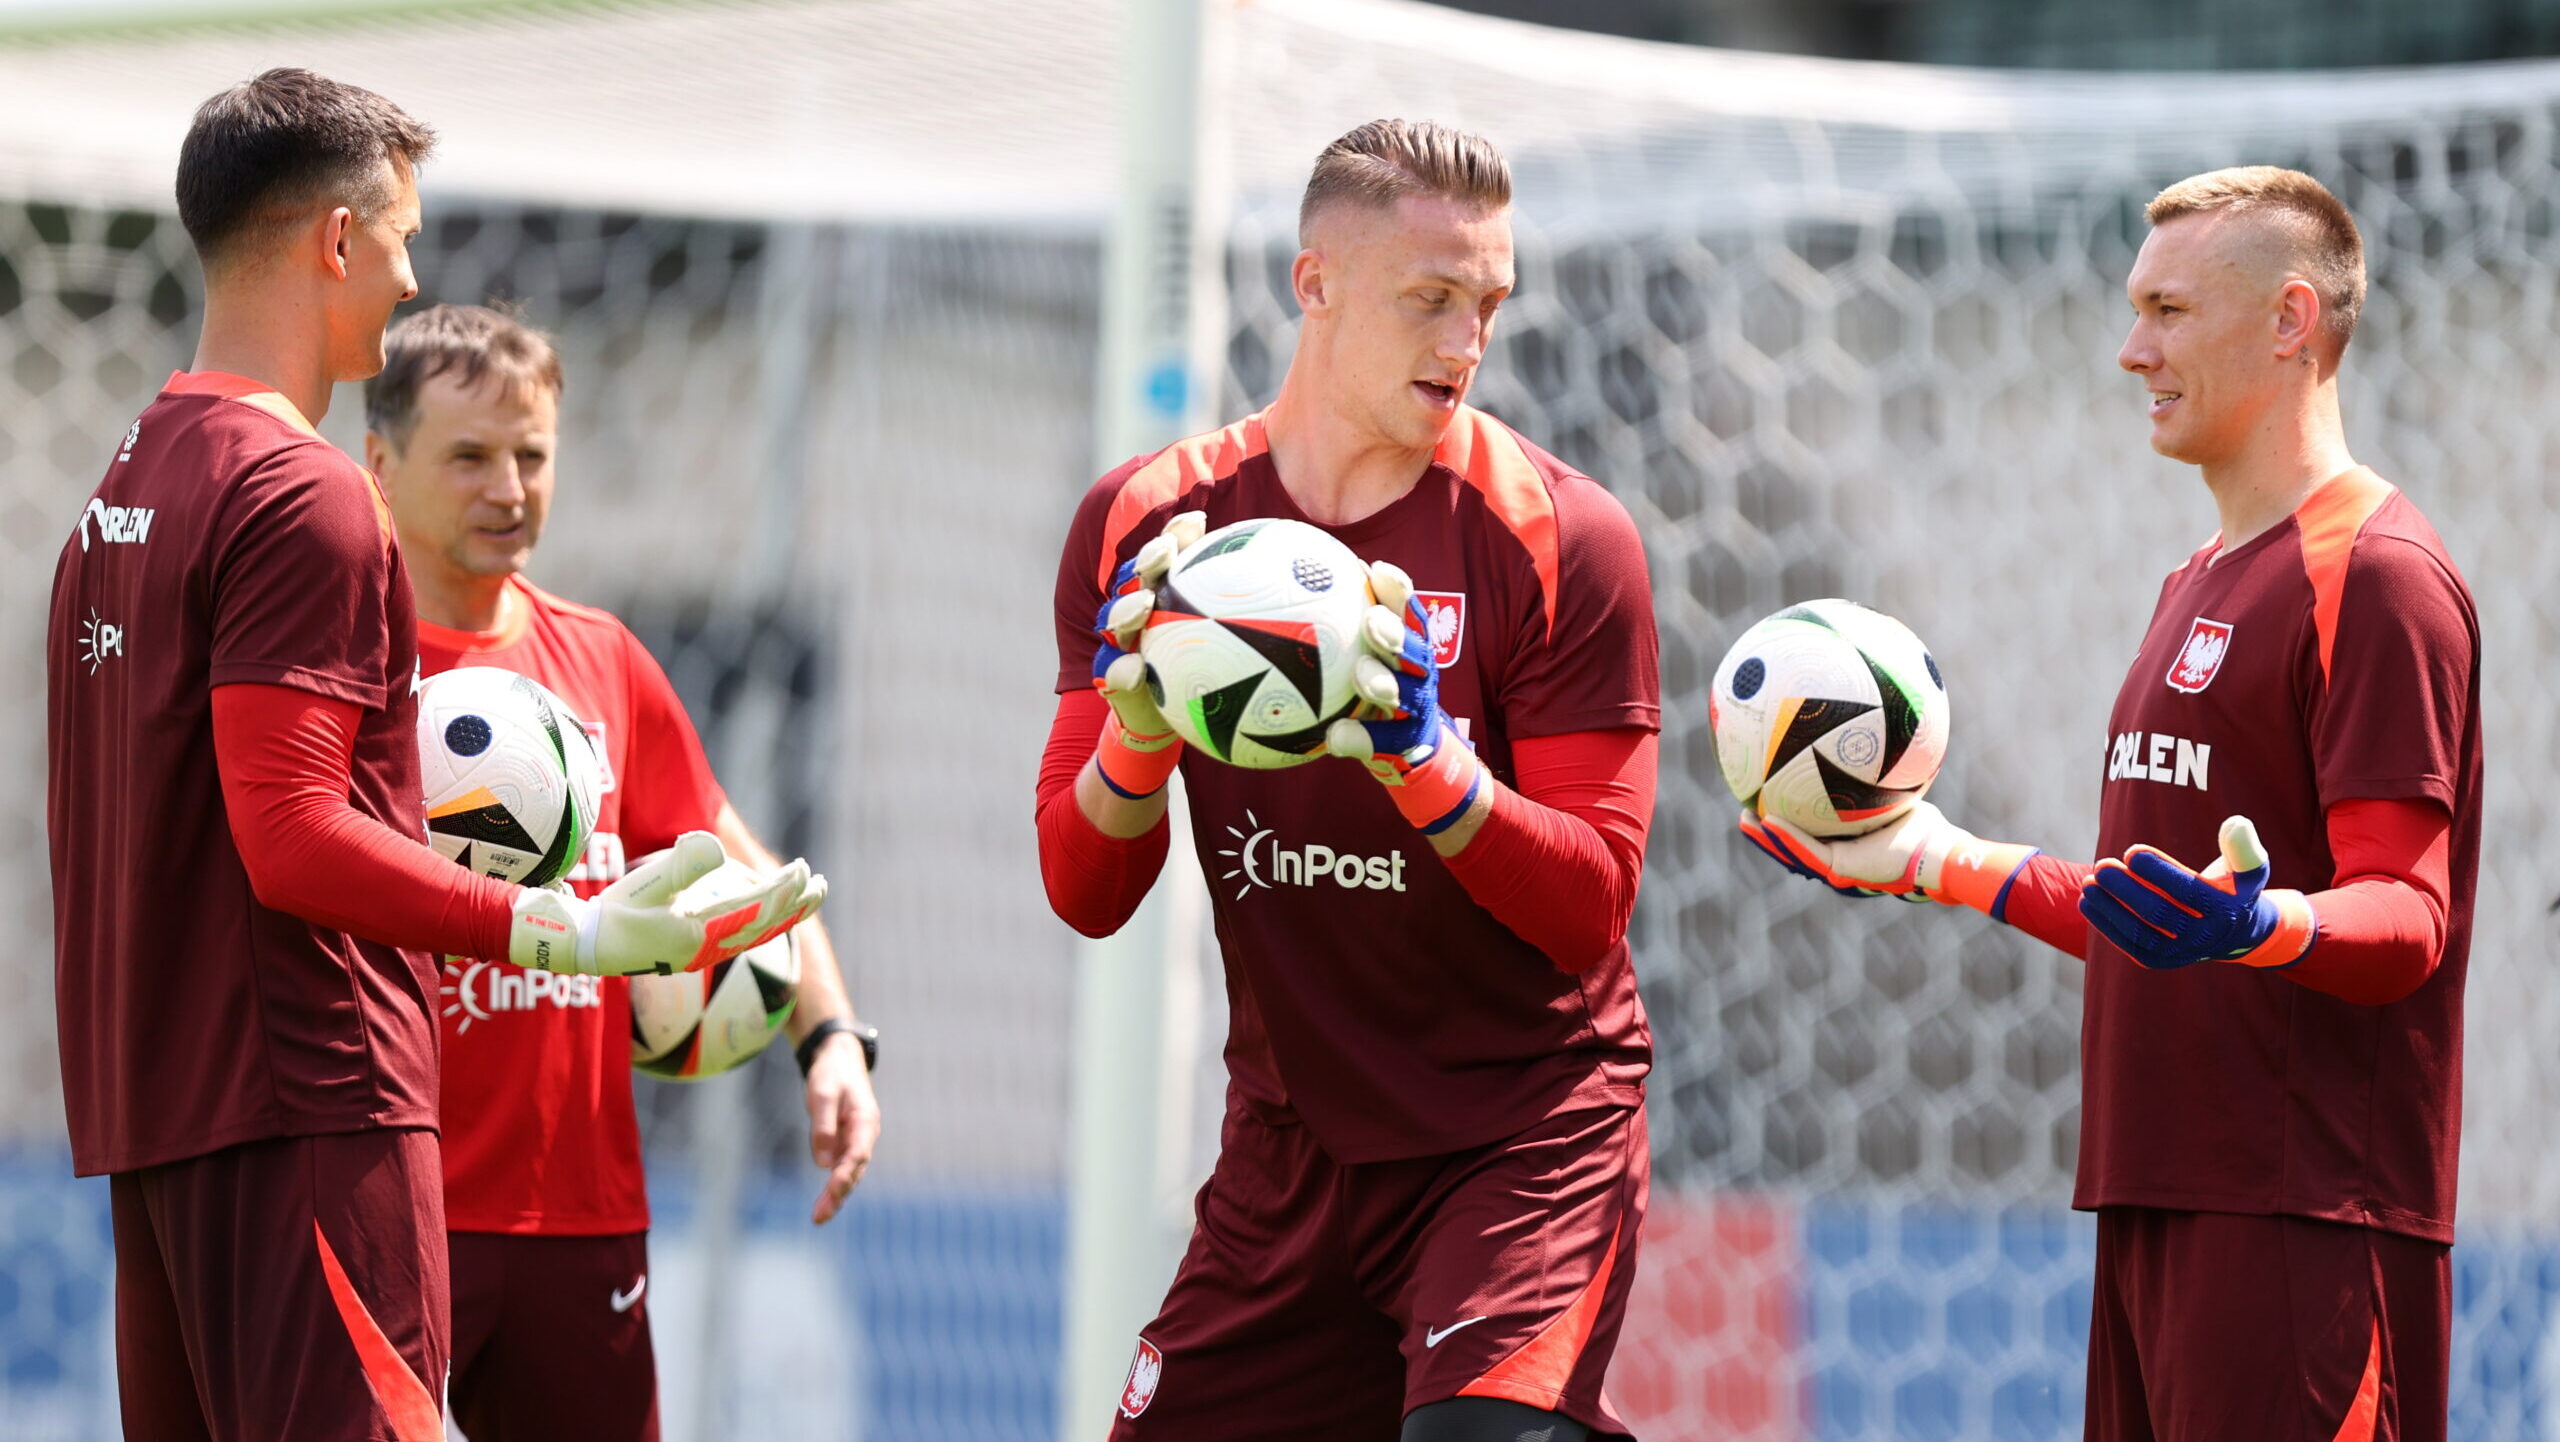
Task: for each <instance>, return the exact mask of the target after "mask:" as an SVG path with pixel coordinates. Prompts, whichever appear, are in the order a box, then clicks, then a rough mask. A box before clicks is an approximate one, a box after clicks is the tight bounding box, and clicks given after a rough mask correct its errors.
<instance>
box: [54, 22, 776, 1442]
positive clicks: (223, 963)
mask: <svg viewBox="0 0 2560 1442" xmlns="http://www.w3.org/2000/svg"><path fill="white" fill-rule="evenodd" d="M432 140H433V137H432V135H431V133H430V132H429V131H428V130H427V129H426V127H424V126H422V125H420V124H419V123H418V122H417V121H415V120H413V119H411V118H410V117H409V116H408V115H406V114H404V113H402V112H401V111H400V109H399V108H398V107H397V106H394V105H392V104H391V103H390V102H389V101H387V100H384V99H383V98H382V97H381V96H378V95H375V94H372V93H371V92H369V91H364V90H359V89H356V88H355V87H353V86H348V85H341V84H338V83H336V82H333V81H330V80H327V79H324V78H322V77H320V76H317V75H313V74H311V73H310V72H308V71H301V70H274V71H269V72H267V73H266V74H264V75H261V76H259V77H258V78H256V79H255V80H251V81H247V82H245V83H243V84H241V85H238V86H235V87H233V88H231V89H230V90H226V91H224V92H223V93H222V94H220V95H217V96H215V97H213V99H211V100H209V101H207V102H206V103H205V105H204V106H203V108H202V109H200V110H199V111H198V112H197V114H196V117H195V122H194V125H193V127H192V128H191V129H190V130H189V131H188V133H187V137H186V141H185V144H184V146H183V147H182V148H181V150H180V152H179V160H178V183H177V191H178V214H179V219H180V220H181V221H183V222H184V223H185V225H186V228H187V233H188V235H189V237H190V238H191V239H192V240H193V241H194V242H195V247H196V253H197V255H198V256H199V257H200V258H201V259H202V260H203V263H204V272H205V303H204V331H203V335H202V337H201V338H200V339H199V341H198V344H197V347H196V355H195V365H194V369H193V370H190V371H184V372H180V373H178V374H177V375H174V376H172V377H171V378H170V380H169V383H168V384H167V386H166V387H164V388H163V389H162V390H161V392H160V394H159V396H158V398H157V399H155V400H154V401H153V402H152V403H151V405H150V406H149V407H148V408H147V409H145V410H144V411H143V413H142V415H141V417H140V418H139V419H138V420H136V421H135V422H134V423H133V425H132V426H131V428H129V429H127V430H126V431H125V432H124V434H123V435H122V436H120V437H114V438H109V437H100V438H99V439H100V441H101V442H102V444H111V446H112V450H113V455H112V457H111V459H109V460H108V461H107V464H106V474H105V476H104V478H103V479H102V480H100V482H99V483H98V486H97V489H96V490H95V491H94V492H93V493H92V494H91V496H90V497H89V498H88V501H87V503H86V505H85V506H84V507H83V508H82V509H81V512H80V515H79V517H78V519H77V520H76V521H75V522H74V523H73V524H72V525H71V527H70V534H69V535H68V536H67V537H66V538H65V539H64V542H63V547H62V554H61V558H60V561H59V563H58V565H57V567H56V569H55V572H54V585H53V599H52V609H51V615H50V618H49V621H48V626H49V631H48V634H47V636H46V647H45V671H46V681H47V696H46V705H47V714H46V723H47V724H46V742H47V752H46V762H47V767H48V787H47V794H46V821H47V834H48V840H49V842H50V850H51V854H52V863H53V906H54V983H55V1016H56V1022H57V1026H58V1029H59V1034H60V1039H61V1050H62V1079H63V1103H64V1109H65V1111H66V1112H67V1113H68V1114H69V1121H70V1131H71V1152H72V1164H73V1166H74V1167H75V1168H76V1169H77V1170H78V1171H79V1172H80V1173H81V1174H82V1175H84V1176H90V1175H97V1174H100V1173H108V1174H112V1176H111V1182H110V1187H109V1192H110V1197H111V1205H112V1208H113V1214H114V1228H115V1251H116V1385H117V1391H118V1394H119V1398H120V1401H121V1403H122V1410H123V1424H124V1434H125V1436H126V1437H127V1438H131V1439H143V1442H162V1439H167V1442H181V1439H185V1442H203V1439H215V1442H345V1439H353V1438H363V1439H379V1442H391V1439H397V1442H438V1439H441V1438H442V1437H443V1435H444V1424H443V1420H442V1417H441V1416H440V1402H439V1393H440V1390H441V1388H442V1386H443V1383H444V1372H445V1360H446V1352H447V1325H446V1291H445V1232H444V1189H443V1185H442V1181H441V1178H440V1168H439V1165H438V1157H437V1150H436V1134H435V1128H436V1018H435V1012H434V1006H435V1002H436V982H435V973H434V966H433V961H432V959H431V956H432V954H433V953H436V952H447V953H459V954H462V955H466V956H479V957H492V958H496V957H507V958H512V959H513V960H515V961H517V962H520V963H524V964H528V965H532V966H536V967H539V968H542V969H545V970H551V971H575V972H587V973H599V972H629V971H641V970H652V969H657V968H660V967H668V968H683V967H689V966H699V965H707V964H709V963H711V962H713V961H716V960H719V959H721V958H722V957H725V956H728V955H733V954H735V953H736V952H737V951H740V950H743V949H745V948H746V947H748V946H751V945H753V944H755V943H756V942H758V941H759V940H762V939H763V938H765V937H768V936H772V935H776V934H779V933H780V931H781V930H782V929H784V928H786V927H789V926H791V925H792V924H794V923H795V922H797V921H798V920H799V919H800V918H801V917H802V916H804V915H806V914H807V913H808V912H809V911H810V910H812V909H814V908H815V907H816V905H817V903H818V901H819V899H820V898H821V897H823V896H824V894H825V887H824V883H823V882H821V881H819V880H818V879H817V878H815V877H811V876H809V875H808V874H807V869H806V868H805V867H800V868H796V869H787V870H786V871H785V873H784V874H782V875H780V876H777V877H776V878H775V879H774V880H773V881H772V882H771V883H770V884H769V885H767V886H764V887H761V888H757V889H756V890H754V891H752V892H751V893H749V894H748V895H746V896H744V897H741V898H739V899H738V900H737V901H736V902H735V903H722V904H718V905H714V906H709V907H703V908H698V909H695V908H680V907H678V906H676V905H675V904H674V902H675V897H676V894H677V892H678V891H679V890H680V889H681V888H682V887H683V885H684V884H685V883H686V882H687V881H689V880H690V879H692V878H693V877H696V876H699V875H701V874H702V873H703V872H705V871H708V870H709V869H710V868H711V867H713V866H716V865H717V864H719V862H720V861H721V859H722V852H721V849H720V844H719V842H718V841H717V840H716V839H714V838H713V837H711V836H710V835H709V834H707V833H695V834H693V835H690V836H687V837H685V838H683V839H681V840H680V841H679V842H678V844H677V845H676V846H675V847H674V848H671V849H670V850H669V851H667V852H665V853H661V854H660V855H659V856H658V857H655V858H652V859H650V860H648V861H644V862H643V863H641V864H640V865H639V866H637V867H635V868H633V870H632V872H631V874H630V875H629V876H628V877H626V878H625V879H624V881H623V882H622V883H621V884H620V885H618V886H616V887H613V888H608V889H607V890H606V891H605V892H603V893H601V894H599V895H597V896H595V897H593V898H573V897H568V896H564V895H559V894H556V893H553V892H548V891H533V890H527V889H523V888H518V887H513V886H507V885H504V884H502V883H499V882H495V881H491V880H489V879H487V878H484V877H479V876H475V875H473V874H471V873H469V872H466V871H464V870H462V869H461V868H460V867H457V866H454V865H452V864H451V863H449V862H447V861H445V860H444V859H443V858H441V857H439V856H437V855H436V854H435V852H433V851H431V850H429V849H428V848H427V846H426V844H425V841H424V837H425V834H426V827H425V818H424V817H423V815H422V814H421V809H422V787H421V785H420V783H419V772H418V749H417V740H416V725H417V707H416V703H415V701H414V700H413V695H412V686H413V681H414V678H415V676H416V674H417V645H416V629H415V618H414V616H413V614H412V612H411V609H410V598H409V586H408V580H407V576H406V574H405V572H404V571H403V569H402V566H401V560H400V550H399V547H398V545H397V544H396V543H395V540H394V538H393V534H392V528H391V522H390V519H389V515H388V513H387V511H386V510H385V508H384V505H383V502H382V497H381V494H380V493H379V491H377V490H376V489H375V487H374V484H373V481H372V478H371V477H369V476H368V475H366V473H365V472H364V470H363V468H362V467H360V466H358V465H356V464H355V463H354V462H353V461H351V460H349V459H348V458H347V457H346V456H345V455H344V454H342V453H340V452H339V451H338V450H337V449H335V448H334V447H332V446H330V445H329V444H328V443H327V442H326V441H324V440H322V439H321V438H320V435H319V433H318V431H317V430H315V429H314V426H313V423H314V421H316V420H317V419H318V417H319V416H320V415H321V413H322V412H323V411H324V410H326V409H327V406H328V403H329V394H330V389H331V387H332V386H333V385H334V384H335V383H337V382H339V381H342V380H361V379H362V378H364V377H365V376H368V375H371V374H373V372H374V371H375V370H377V369H379V368H380V367H381V365H382V329H383V323H384V322H385V321H387V320H388V319H389V318H390V315H391V311H392V308H393V307H394V306H396V305H398V304H399V303H400V302H401V301H403V300H405V299H407V298H408V297H409V296H410V295H411V294H413V293H414V292H415V289H416V287H415V285H414V283H413V281H412V280H411V276H410V268H409V255H408V246H409V241H410V238H411V237H412V236H414V235H416V234H417V231H418V224H419V219H418V197H417V187H416V167H417V165H418V164H419V162H420V161H421V160H422V159H424V157H425V156H426V154H427V152H428V150H429V149H430V147H431V145H432Z"/></svg>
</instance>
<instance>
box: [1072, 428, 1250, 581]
mask: <svg viewBox="0 0 2560 1442" xmlns="http://www.w3.org/2000/svg"><path fill="white" fill-rule="evenodd" d="M1269 449H1271V442H1270V440H1269V439H1268V438H1267V437H1265V436H1264V435H1263V433H1262V413H1261V412H1260V411H1256V412H1254V413H1253V414H1252V415H1249V416H1246V417H1245V418H1244V419H1243V420H1240V421H1238V422H1236V423H1235V424H1234V425H1231V426H1228V427H1227V428H1226V429H1224V430H1218V431H1211V432H1209V433H1208V434H1207V435H1204V436H1193V437H1191V438H1190V439H1189V440H1184V441H1175V442H1174V443H1173V444H1172V445H1169V446H1167V447H1165V448H1164V449H1163V450H1161V451H1158V452H1156V454H1155V456H1154V458H1153V459H1151V460H1149V461H1148V462H1147V463H1146V464H1145V465H1142V466H1140V467H1138V468H1137V469H1136V470H1134V471H1132V472H1130V473H1129V479H1127V480H1126V481H1123V482H1121V483H1120V493H1119V494H1118V495H1116V496H1113V497H1112V498H1111V511H1110V514H1108V515H1106V516H1104V517H1103V520H1102V562H1101V566H1102V571H1101V575H1100V576H1098V577H1097V578H1096V580H1097V582H1098V584H1099V585H1100V586H1101V588H1102V589H1103V590H1105V591H1109V590H1110V589H1111V573H1112V572H1113V571H1116V570H1118V569H1119V566H1118V564H1117V563H1116V562H1114V561H1113V560H1112V557H1114V556H1116V555H1118V554H1119V553H1120V543H1121V542H1122V541H1123V540H1126V539H1127V538H1128V535H1129V531H1130V529H1131V528H1132V527H1134V526H1136V525H1137V524H1138V522H1139V520H1140V519H1142V518H1143V517H1145V515H1146V514H1147V513H1148V512H1149V511H1152V510H1154V509H1155V508H1156V507H1158V506H1161V505H1163V504H1164V503H1165V502H1167V501H1171V500H1178V499H1180V498H1181V497H1183V496H1186V495H1189V494H1190V493H1191V488H1192V487H1194V486H1197V485H1200V484H1202V483H1203V482H1206V481H1213V480H1216V479H1218V478H1219V477H1221V476H1230V475H1233V474H1235V469H1236V467H1238V466H1241V465H1243V464H1244V463H1245V462H1246V461H1249V460H1251V459H1253V458H1254V457H1255V456H1258V455H1261V454H1262V453H1263V452H1264V451H1267V450H1269Z"/></svg>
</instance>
